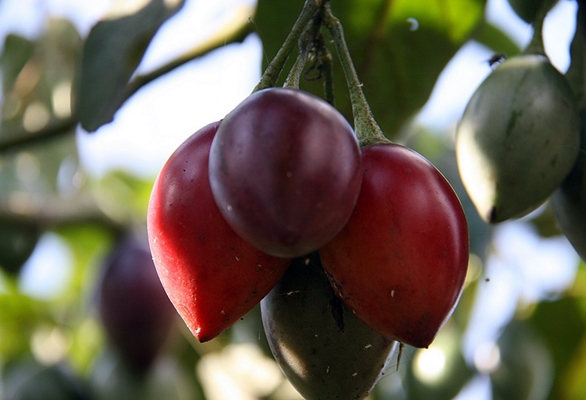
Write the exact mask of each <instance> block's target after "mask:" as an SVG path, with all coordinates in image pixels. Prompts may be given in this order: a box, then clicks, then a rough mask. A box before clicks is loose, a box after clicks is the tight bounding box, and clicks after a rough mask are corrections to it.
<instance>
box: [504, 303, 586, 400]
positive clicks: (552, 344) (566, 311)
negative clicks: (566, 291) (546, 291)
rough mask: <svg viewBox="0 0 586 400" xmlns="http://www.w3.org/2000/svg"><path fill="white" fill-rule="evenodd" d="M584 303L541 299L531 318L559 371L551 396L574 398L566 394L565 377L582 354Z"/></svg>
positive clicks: (555, 367)
mask: <svg viewBox="0 0 586 400" xmlns="http://www.w3.org/2000/svg"><path fill="white" fill-rule="evenodd" d="M584 303H585V301H584V300H583V299H582V298H576V297H563V298H561V299H559V300H556V301H551V302H548V301H545V302H541V303H539V305H538V306H537V308H536V310H535V312H534V313H533V315H532V316H531V318H530V319H529V323H530V324H531V326H532V327H533V328H534V329H535V330H536V331H537V332H538V333H539V334H540V336H541V337H543V339H544V341H545V343H546V345H547V348H548V349H549V351H550V353H551V355H552V358H553V363H554V370H555V373H556V374H555V379H554V383H553V388H552V393H551V396H550V398H552V399H560V400H561V399H572V397H564V393H565V390H566V388H565V386H566V383H565V382H564V380H565V379H566V376H567V374H568V368H569V366H570V365H571V364H572V362H573V360H574V359H575V357H576V356H579V355H580V354H581V353H580V352H578V351H577V350H578V348H579V347H580V344H581V342H582V341H583V340H584V337H585V336H584V332H586V309H585V308H584ZM503 351H504V350H503ZM512 351H513V352H514V351H515V350H514V349H512ZM574 362H576V361H574ZM583 376H584V375H581V377H580V379H583Z"/></svg>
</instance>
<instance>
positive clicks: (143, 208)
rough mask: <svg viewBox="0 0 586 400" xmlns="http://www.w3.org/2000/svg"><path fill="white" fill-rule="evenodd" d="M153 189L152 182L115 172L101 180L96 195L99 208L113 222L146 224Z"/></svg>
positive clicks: (118, 171)
mask: <svg viewBox="0 0 586 400" xmlns="http://www.w3.org/2000/svg"><path fill="white" fill-rule="evenodd" d="M152 187H153V182H152V181H146V180H141V179H139V178H137V177H136V176H133V175H132V174H130V173H128V172H126V171H123V170H115V171H112V172H110V173H108V174H107V175H105V176H104V177H102V178H101V179H100V181H99V182H98V183H97V185H96V187H95V189H94V193H95V196H96V200H97V202H98V206H99V207H100V208H101V210H102V211H103V212H104V213H105V214H106V215H108V216H109V217H110V218H112V220H114V221H117V222H120V223H122V224H128V223H129V222H131V221H134V222H140V223H144V220H145V216H146V213H147V208H148V202H149V198H150V195H151V190H152Z"/></svg>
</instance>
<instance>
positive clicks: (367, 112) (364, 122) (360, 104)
mask: <svg viewBox="0 0 586 400" xmlns="http://www.w3.org/2000/svg"><path fill="white" fill-rule="evenodd" d="M324 11H325V12H324V20H325V25H326V26H327V28H328V30H329V32H330V35H331V36H332V40H333V41H334V46H335V48H336V52H337V53H338V57H339V59H340V63H341V65H342V69H343V70H344V75H345V76H346V82H347V84H348V91H349V93H350V101H351V103H352V114H353V115H354V130H355V131H356V136H358V140H359V142H360V146H362V147H363V146H367V145H369V144H374V143H390V140H389V139H387V138H386V137H385V135H384V134H383V131H382V130H381V128H380V126H379V125H378V123H377V122H376V120H375V119H374V116H373V115H372V111H371V109H370V106H369V104H368V102H367V101H366V97H365V96H364V92H363V91H362V83H361V82H360V80H359V79H358V74H357V73H356V68H354V63H353V62H352V57H351V56H350V52H349V50H348V45H347V44H346V40H345V39H344V30H343V28H342V24H341V23H340V20H339V19H338V18H336V17H335V16H334V15H333V14H332V10H331V7H330V3H329V2H328V3H326V4H324Z"/></svg>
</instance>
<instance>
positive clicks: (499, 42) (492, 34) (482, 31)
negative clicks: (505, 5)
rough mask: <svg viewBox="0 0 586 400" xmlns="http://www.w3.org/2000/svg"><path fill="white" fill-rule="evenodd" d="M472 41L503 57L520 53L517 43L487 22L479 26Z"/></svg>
mask: <svg viewBox="0 0 586 400" xmlns="http://www.w3.org/2000/svg"><path fill="white" fill-rule="evenodd" d="M473 39H474V40H476V41H478V42H480V43H481V44H483V45H485V46H486V47H488V48H490V49H492V50H494V51H495V52H496V53H500V54H503V55H504V56H505V57H513V56H515V55H517V54H519V53H520V52H521V48H520V47H519V46H518V45H517V43H515V42H514V41H513V40H512V39H511V38H510V37H509V36H508V35H507V34H506V33H504V32H503V31H502V30H501V29H500V28H498V27H497V26H495V25H493V24H491V23H489V22H485V23H483V24H482V25H481V26H480V28H479V29H478V30H477V31H476V32H475V34H474V37H473Z"/></svg>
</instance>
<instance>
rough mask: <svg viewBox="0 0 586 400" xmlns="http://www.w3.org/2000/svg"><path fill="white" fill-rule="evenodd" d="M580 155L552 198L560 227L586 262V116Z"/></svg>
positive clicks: (582, 125)
mask: <svg viewBox="0 0 586 400" xmlns="http://www.w3.org/2000/svg"><path fill="white" fill-rule="evenodd" d="M580 131H581V132H580V138H581V140H580V141H581V144H580V154H579V156H578V159H577V160H576V164H574V167H573V168H572V170H571V171H570V173H569V174H568V176H567V177H566V179H565V180H564V182H563V183H562V184H561V185H560V187H559V188H558V189H557V190H556V191H555V192H554V194H553V195H552V196H551V205H552V209H553V212H554V215H555V218H556V221H557V222H558V225H559V227H560V229H561V230H562V232H563V233H564V235H566V237H567V238H568V240H569V241H570V243H571V244H572V246H573V247H574V249H575V250H576V252H577V253H578V254H579V255H580V257H581V258H582V259H583V260H586V212H585V210H586V114H585V113H582V115H581V129H580Z"/></svg>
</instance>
